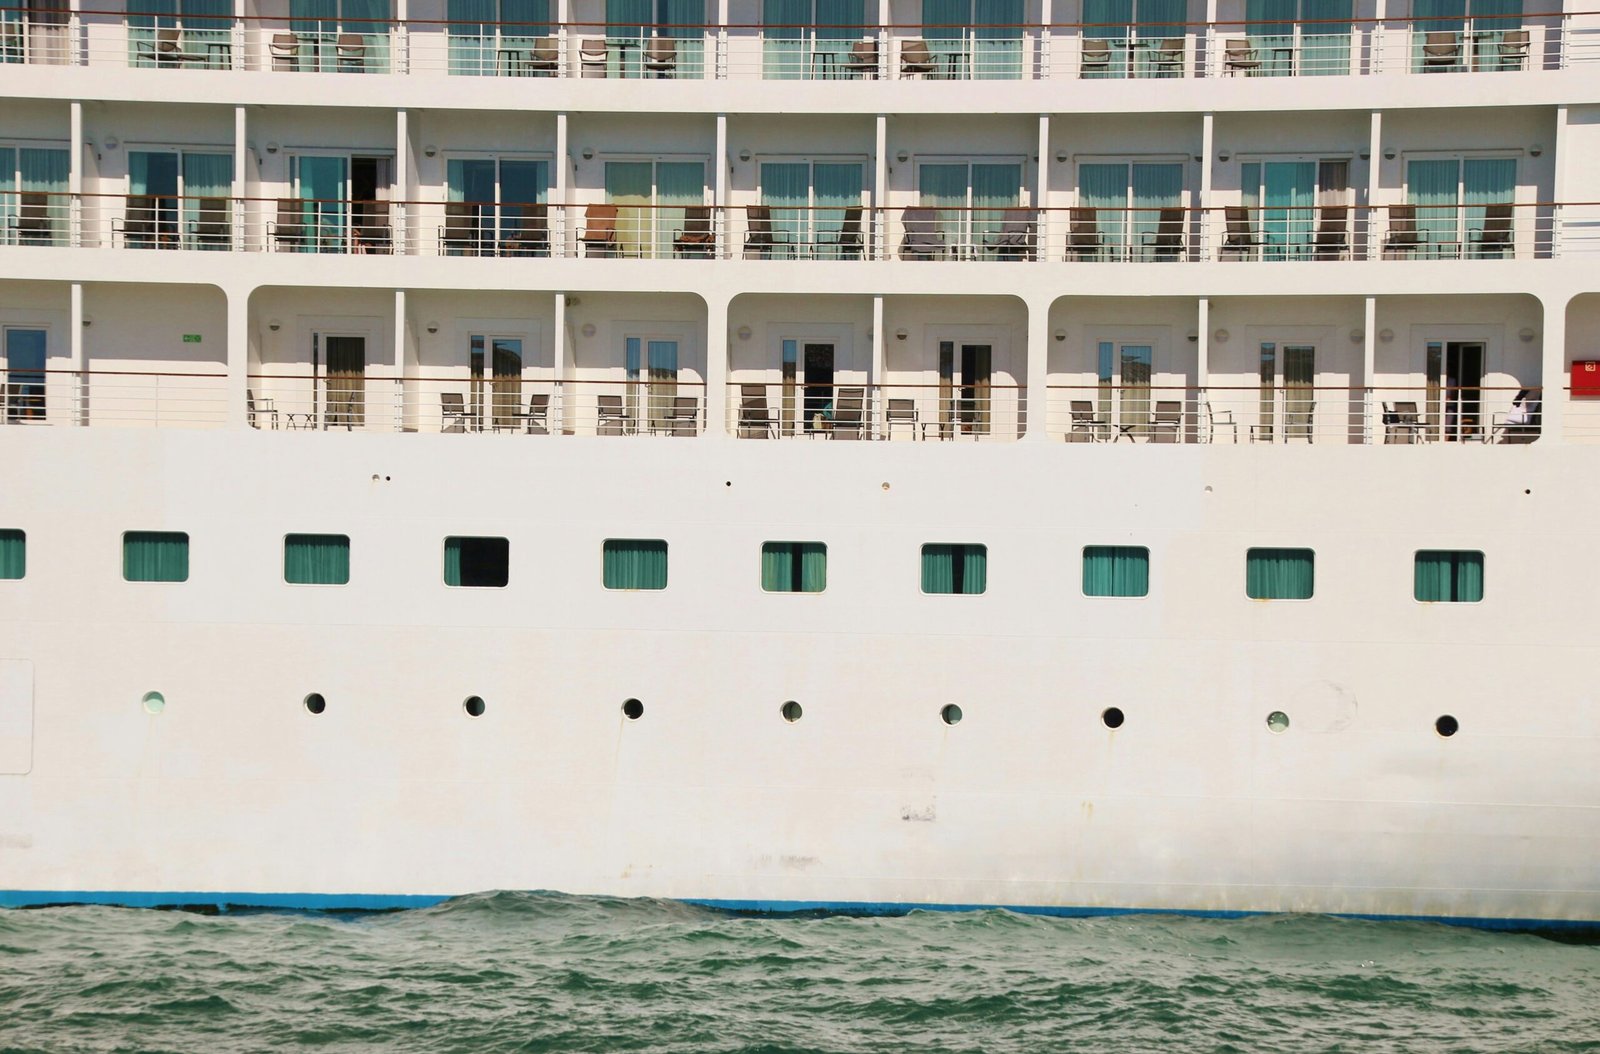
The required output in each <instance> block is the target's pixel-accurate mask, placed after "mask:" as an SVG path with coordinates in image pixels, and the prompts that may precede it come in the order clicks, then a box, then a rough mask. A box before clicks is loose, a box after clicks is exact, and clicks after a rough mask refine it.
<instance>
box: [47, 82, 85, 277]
mask: <svg viewBox="0 0 1600 1054" xmlns="http://www.w3.org/2000/svg"><path fill="white" fill-rule="evenodd" d="M68 127H69V128H70V131H69V132H68V133H67V134H68V135H69V136H70V139H69V140H68V141H69V142H71V144H72V149H71V150H69V151H67V193H68V194H70V195H71V197H69V198H68V199H67V232H68V233H67V244H68V245H72V246H79V245H82V244H83V202H82V201H81V200H80V199H79V195H81V194H82V193H83V103H81V102H78V101H77V100H73V103H72V109H71V118H70V121H69V125H68ZM52 211H53V210H52ZM58 215H59V214H58Z"/></svg>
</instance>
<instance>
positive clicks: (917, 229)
mask: <svg viewBox="0 0 1600 1054" xmlns="http://www.w3.org/2000/svg"><path fill="white" fill-rule="evenodd" d="M900 222H901V223H902V224H903V225H904V227H905V234H904V235H903V236H902V237H901V239H900V259H902V260H931V259H933V258H934V257H936V256H943V255H944V254H945V251H946V248H947V247H946V245H945V241H944V231H942V230H940V229H939V214H938V212H936V211H935V210H933V209H922V208H917V209H906V210H905V211H904V212H902V213H901V214H900Z"/></svg>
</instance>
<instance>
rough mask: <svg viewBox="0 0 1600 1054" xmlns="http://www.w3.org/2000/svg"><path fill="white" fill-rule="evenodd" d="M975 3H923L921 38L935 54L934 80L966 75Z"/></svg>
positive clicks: (941, 0)
mask: <svg viewBox="0 0 1600 1054" xmlns="http://www.w3.org/2000/svg"><path fill="white" fill-rule="evenodd" d="M971 15H972V0H922V38H923V39H924V40H926V41H927V42H928V50H929V51H930V52H932V53H933V61H934V73H933V76H936V77H943V76H955V77H964V76H965V75H966V64H967V63H966V55H965V52H966V35H967V25H968V23H969V21H970V19H971Z"/></svg>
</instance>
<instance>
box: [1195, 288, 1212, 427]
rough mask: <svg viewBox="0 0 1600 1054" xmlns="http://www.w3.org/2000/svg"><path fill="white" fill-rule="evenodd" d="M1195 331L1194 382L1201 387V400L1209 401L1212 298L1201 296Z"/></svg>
mask: <svg viewBox="0 0 1600 1054" xmlns="http://www.w3.org/2000/svg"><path fill="white" fill-rule="evenodd" d="M1196 327H1197V328H1196V329H1195V331H1194V383H1195V387H1197V388H1199V389H1200V400H1201V402H1209V401H1210V398H1211V397H1210V396H1209V395H1208V394H1207V393H1206V389H1207V388H1209V387H1211V298H1210V297H1205V296H1203V297H1201V298H1200V310H1199V312H1198V321H1197V322H1196Z"/></svg>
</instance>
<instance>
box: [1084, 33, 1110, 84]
mask: <svg viewBox="0 0 1600 1054" xmlns="http://www.w3.org/2000/svg"><path fill="white" fill-rule="evenodd" d="M1109 72H1111V41H1109V40H1106V39H1105V38H1104V37H1086V38H1084V40H1083V51H1082V52H1081V53H1080V55H1079V57H1078V75H1079V76H1082V77H1089V76H1093V75H1095V74H1098V73H1109Z"/></svg>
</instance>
